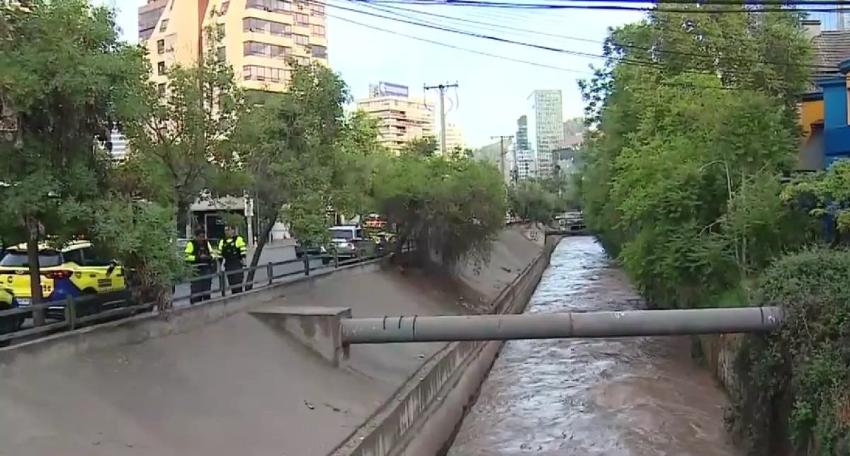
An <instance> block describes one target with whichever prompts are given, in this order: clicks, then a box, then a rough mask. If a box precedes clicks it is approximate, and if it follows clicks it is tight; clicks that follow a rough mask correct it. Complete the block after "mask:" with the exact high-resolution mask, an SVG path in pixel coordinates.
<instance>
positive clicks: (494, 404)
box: [448, 237, 740, 456]
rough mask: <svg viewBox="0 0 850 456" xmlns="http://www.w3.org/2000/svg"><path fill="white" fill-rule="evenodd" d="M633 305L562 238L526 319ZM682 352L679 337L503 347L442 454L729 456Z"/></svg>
mask: <svg viewBox="0 0 850 456" xmlns="http://www.w3.org/2000/svg"><path fill="white" fill-rule="evenodd" d="M637 298H638V296H637V294H636V292H635V291H634V289H633V288H632V287H631V286H630V284H629V282H628V279H627V278H626V277H625V275H624V274H623V273H622V271H620V270H619V269H617V268H616V267H615V266H614V264H613V263H612V262H611V261H610V260H609V259H608V258H607V257H606V255H605V252H604V251H603V250H602V248H601V247H600V246H599V245H598V244H597V243H596V242H595V241H594V239H593V238H591V237H568V238H565V239H564V240H563V241H561V243H560V245H558V247H557V249H556V250H555V252H554V254H553V255H552V261H551V265H550V266H549V269H548V270H547V271H546V273H545V274H544V276H543V278H542V280H541V282H540V285H539V286H538V287H537V290H536V291H535V294H534V296H533V297H532V299H531V302H530V303H529V307H528V309H527V311H526V312H527V313H528V314H531V315H538V314H547V313H555V312H571V311H614V312H616V311H626V310H634V309H635V308H636V307H637V305H636V304H635V302H636V300H637ZM690 347H691V343H690V339H689V338H688V337H685V336H675V337H636V338H628V339H601V338H595V339H594V338H589V339H548V340H512V341H509V342H506V344H505V346H504V348H503V349H502V352H501V355H500V356H499V358H498V359H497V360H496V362H495V364H494V365H493V369H492V371H491V372H490V375H489V377H488V379H487V380H486V381H485V383H484V384H483V385H482V388H481V392H480V395H479V397H478V400H477V402H476V404H475V405H474V406H473V408H472V410H471V411H470V413H469V414H468V415H467V417H466V418H465V420H464V422H463V424H462V425H461V428H460V430H459V432H458V434H457V436H456V438H455V440H454V444H453V446H452V448H451V449H450V450H449V453H448V454H449V455H450V456H485V455H486V456H496V455H551V456H555V455H558V456H566V455H576V456H578V455H581V456H586V455H600V456H601V455H605V456H619V455H623V456H626V455H635V456H642V455H647V456H648V455H671V456H673V455H676V456H684V455H695V456H728V455H739V454H740V453H739V452H738V451H737V450H736V449H735V448H734V447H733V446H732V445H731V443H729V436H728V435H727V434H726V432H725V430H724V425H723V409H724V406H726V405H727V398H726V396H725V394H724V393H723V391H721V390H720V388H719V387H718V386H717V384H716V382H715V381H714V379H713V377H712V376H711V374H710V373H709V372H708V371H707V370H705V369H703V368H701V367H699V366H697V365H696V364H695V362H694V361H692V360H691V357H690Z"/></svg>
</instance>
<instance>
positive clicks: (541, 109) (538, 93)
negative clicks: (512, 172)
mask: <svg viewBox="0 0 850 456" xmlns="http://www.w3.org/2000/svg"><path fill="white" fill-rule="evenodd" d="M528 101H529V108H530V109H529V114H528V142H529V146H530V147H531V150H532V152H533V153H534V157H535V162H536V164H537V176H538V177H550V176H552V171H553V168H554V161H553V160H552V151H553V150H555V149H556V148H557V147H560V145H561V144H562V143H563V142H564V112H563V101H562V98H561V91H560V90H535V91H534V92H531V95H529V97H528Z"/></svg>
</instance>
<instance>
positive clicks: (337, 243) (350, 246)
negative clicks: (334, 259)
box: [329, 225, 375, 259]
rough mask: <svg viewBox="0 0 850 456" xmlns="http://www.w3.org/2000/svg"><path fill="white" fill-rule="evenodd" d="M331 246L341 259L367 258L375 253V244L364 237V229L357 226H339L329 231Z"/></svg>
mask: <svg viewBox="0 0 850 456" xmlns="http://www.w3.org/2000/svg"><path fill="white" fill-rule="evenodd" d="M329 231H330V237H331V246H332V248H333V249H334V250H335V251H336V255H337V256H338V257H339V258H343V259H349V258H360V257H367V256H370V255H372V254H373V253H374V251H375V242H373V241H372V240H370V239H368V238H366V237H364V234H363V229H362V228H360V227H359V226H356V225H338V226H333V227H331V228H330V229H329Z"/></svg>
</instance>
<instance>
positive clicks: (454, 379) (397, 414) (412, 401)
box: [332, 237, 560, 456]
mask: <svg viewBox="0 0 850 456" xmlns="http://www.w3.org/2000/svg"><path fill="white" fill-rule="evenodd" d="M559 240H560V238H558V237H551V238H548V239H546V245H545V248H544V249H543V251H542V252H541V254H540V255H539V256H538V257H537V258H536V259H534V260H533V261H532V262H531V263H530V264H529V265H527V266H526V268H525V269H524V270H523V271H522V273H520V274H519V275H518V276H517V278H516V279H515V280H514V281H513V282H512V283H511V284H509V285H508V286H507V287H506V288H505V289H503V290H502V292H501V293H500V294H499V295H498V297H497V298H496V299H495V300H494V301H493V303H492V304H491V306H490V307H491V308H493V309H495V311H494V313H521V312H522V311H523V310H524V309H525V306H526V305H527V303H528V301H529V299H530V298H531V296H532V294H533V293H534V290H535V288H536V287H537V284H538V282H539V281H540V278H541V277H542V275H543V272H544V271H545V270H546V268H547V267H548V265H549V258H550V256H551V254H552V251H553V250H554V248H555V246H556V245H557V243H558V241H559ZM501 346H502V342H498V341H491V342H456V343H452V344H449V345H447V346H446V347H445V348H444V349H443V350H442V351H440V352H438V353H437V354H435V355H434V356H433V357H432V358H431V359H429V360H428V362H427V363H425V364H424V365H423V366H422V367H421V368H420V369H419V370H418V371H417V372H416V374H414V375H413V376H412V377H411V378H410V379H409V380H408V381H407V382H405V384H404V385H403V386H402V387H401V388H400V389H399V390H398V391H397V392H396V394H395V395H394V396H393V398H392V399H391V400H390V401H388V402H387V403H386V404H385V405H384V406H383V407H381V408H380V409H379V410H378V411H377V412H376V413H375V414H374V415H373V416H372V417H371V418H370V419H369V420H368V421H367V422H366V423H365V424H364V425H363V426H361V427H360V428H359V429H358V430H357V431H355V432H354V433H353V434H352V435H351V436H350V437H349V438H348V439H347V440H346V441H345V442H343V443H342V444H341V445H340V446H339V447H338V448H337V449H336V450H335V451H334V452H333V453H332V455H333V456H344V455H345V456H349V455H351V456H383V455H398V454H410V455H422V454H438V453H439V452H441V451H442V450H445V449H446V448H447V447H448V445H449V444H450V443H451V440H452V438H453V436H454V433H455V432H456V429H457V427H458V426H459V425H460V423H461V421H462V419H463V416H464V414H465V413H466V411H467V410H468V409H469V407H471V405H472V403H473V402H474V399H475V397H476V394H477V391H478V389H479V387H480V386H481V384H482V383H483V381H484V379H485V378H486V376H487V373H488V372H489V370H490V367H491V366H492V364H493V361H494V360H495V358H496V356H497V354H498V352H499V349H500V348H501Z"/></svg>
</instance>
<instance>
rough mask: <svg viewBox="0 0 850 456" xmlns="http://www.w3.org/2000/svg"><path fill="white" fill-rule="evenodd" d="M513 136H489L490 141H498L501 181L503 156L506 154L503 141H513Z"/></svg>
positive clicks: (503, 170)
mask: <svg viewBox="0 0 850 456" xmlns="http://www.w3.org/2000/svg"><path fill="white" fill-rule="evenodd" d="M513 138H514V137H513V135H507V136H491V137H490V139H498V140H499V148H500V149H499V169H500V170H502V179H504V178H505V155H506V154H507V153H508V152H507V151H506V150H505V140H506V139H508V140H510V139H513Z"/></svg>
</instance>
